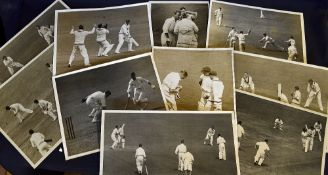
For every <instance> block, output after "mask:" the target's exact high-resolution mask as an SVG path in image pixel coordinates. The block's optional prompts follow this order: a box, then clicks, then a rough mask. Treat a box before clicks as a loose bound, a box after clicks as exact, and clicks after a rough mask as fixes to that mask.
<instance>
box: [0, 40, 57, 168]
mask: <svg viewBox="0 0 328 175" xmlns="http://www.w3.org/2000/svg"><path fill="white" fill-rule="evenodd" d="M52 54H53V44H52V45H50V46H49V47H48V48H47V49H45V50H44V51H43V52H41V53H40V54H39V55H37V56H36V57H35V58H33V59H32V60H31V61H30V62H29V63H28V64H27V65H26V66H25V67H23V68H22V69H21V70H20V72H19V73H17V74H15V75H13V77H12V79H11V80H10V81H7V82H6V83H5V84H4V85H3V86H2V87H1V89H0V101H1V105H0V108H1V110H0V127H1V132H2V134H3V135H4V136H5V137H6V138H7V139H8V141H9V142H10V143H11V144H12V145H13V146H14V147H15V148H16V149H17V150H18V152H19V153H20V154H21V155H22V156H23V157H24V158H25V159H26V161H27V162H28V163H29V164H30V165H31V166H32V167H33V168H36V167H37V166H38V165H39V164H40V163H41V162H42V161H43V160H44V159H45V158H46V157H47V156H48V155H49V154H50V153H51V152H52V151H53V150H54V149H55V148H56V147H57V146H58V145H59V144H60V143H61V135H60V130H59V124H58V120H57V112H56V108H55V98H54V92H53V87H52V81H51V77H52V72H51V71H50V70H49V69H48V67H47V66H46V64H49V63H50V62H51V61H52Z"/></svg>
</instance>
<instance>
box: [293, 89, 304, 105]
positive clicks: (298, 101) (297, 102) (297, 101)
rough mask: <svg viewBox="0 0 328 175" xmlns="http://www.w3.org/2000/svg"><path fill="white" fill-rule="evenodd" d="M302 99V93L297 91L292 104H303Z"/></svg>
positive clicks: (294, 93)
mask: <svg viewBox="0 0 328 175" xmlns="http://www.w3.org/2000/svg"><path fill="white" fill-rule="evenodd" d="M301 99H302V95H301V91H299V90H295V91H294V92H293V94H292V103H295V104H301Z"/></svg>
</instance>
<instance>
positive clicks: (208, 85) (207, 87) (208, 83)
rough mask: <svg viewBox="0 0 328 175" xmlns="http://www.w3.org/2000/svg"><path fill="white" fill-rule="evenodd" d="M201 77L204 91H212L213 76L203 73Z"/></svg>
mask: <svg viewBox="0 0 328 175" xmlns="http://www.w3.org/2000/svg"><path fill="white" fill-rule="evenodd" d="M200 79H201V81H202V85H201V88H202V91H204V92H207V93H210V92H211V91H212V80H211V77H210V76H207V75H204V74H202V75H201V76H200Z"/></svg>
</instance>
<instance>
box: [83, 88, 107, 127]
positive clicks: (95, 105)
mask: <svg viewBox="0 0 328 175" xmlns="http://www.w3.org/2000/svg"><path fill="white" fill-rule="evenodd" d="M111 94H112V93H111V92H110V91H109V90H108V91H106V92H101V91H97V92H94V93H92V94H90V95H88V96H87V97H85V98H83V99H82V100H81V102H82V103H86V104H87V105H88V106H90V107H92V111H91V113H90V114H89V115H88V116H89V117H91V118H93V119H92V121H91V122H93V123H94V122H97V121H99V119H98V116H100V115H101V111H102V110H104V109H105V108H106V98H107V97H109V96H110V95H111Z"/></svg>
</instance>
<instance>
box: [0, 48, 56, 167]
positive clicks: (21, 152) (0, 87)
mask: <svg viewBox="0 0 328 175" xmlns="http://www.w3.org/2000/svg"><path fill="white" fill-rule="evenodd" d="M52 46H53V44H51V45H49V46H48V47H47V48H46V49H44V50H43V51H42V52H41V53H39V54H38V55H37V56H36V57H35V58H33V59H32V60H31V61H30V62H28V64H26V65H25V66H24V67H23V68H21V69H20V70H19V71H18V72H17V73H16V74H14V75H13V76H11V77H10V79H8V80H7V81H6V82H5V83H4V84H2V85H1V86H0V90H1V89H2V88H3V87H4V86H6V85H7V84H8V83H10V82H11V80H12V79H14V78H15V77H16V76H19V75H20V72H22V71H24V70H25V69H27V68H29V67H30V66H29V65H31V64H32V63H34V62H35V61H36V60H38V59H39V58H40V57H41V56H42V55H43V54H44V53H45V52H48V51H49V50H51V49H52ZM0 131H1V133H2V134H3V135H4V136H5V138H6V139H7V140H8V141H9V142H10V143H11V144H12V146H14V148H15V149H16V150H17V151H18V152H19V153H20V154H21V155H22V156H23V157H24V159H25V160H26V161H27V162H28V163H29V164H30V165H31V166H32V167H33V168H34V169H35V168H36V167H38V166H39V165H40V164H41V163H42V161H43V160H44V159H46V158H47V157H48V155H49V154H50V153H51V152H53V151H54V150H55V149H56V148H57V146H58V145H59V144H60V143H61V139H59V140H58V141H57V142H56V144H55V145H53V146H52V147H51V149H50V150H49V151H48V152H47V154H46V155H45V156H43V157H41V158H40V159H39V160H38V161H37V162H36V163H33V162H32V160H31V159H30V158H29V157H28V156H27V155H26V154H25V153H24V152H23V150H22V149H21V148H19V146H17V144H16V143H15V142H14V141H13V140H12V138H11V137H10V136H9V135H7V133H6V132H5V131H4V130H3V129H2V128H0Z"/></svg>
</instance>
